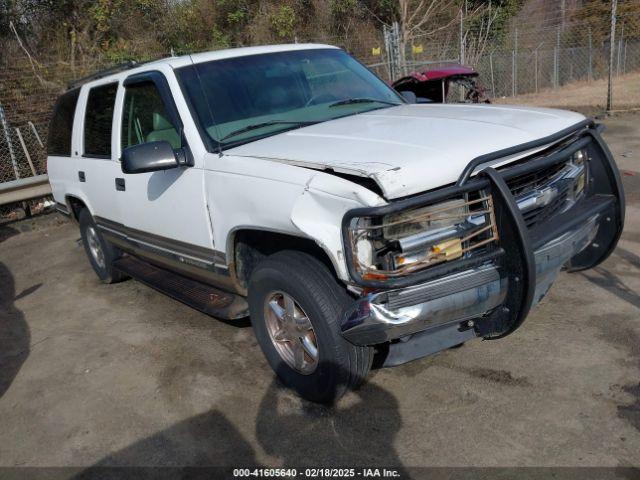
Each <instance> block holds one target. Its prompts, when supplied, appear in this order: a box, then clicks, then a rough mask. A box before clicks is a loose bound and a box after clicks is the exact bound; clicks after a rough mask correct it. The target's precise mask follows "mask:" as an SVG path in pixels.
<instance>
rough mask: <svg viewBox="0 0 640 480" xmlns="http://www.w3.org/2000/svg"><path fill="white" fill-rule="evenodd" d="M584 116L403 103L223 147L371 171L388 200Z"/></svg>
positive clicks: (439, 182) (441, 181)
mask: <svg viewBox="0 0 640 480" xmlns="http://www.w3.org/2000/svg"><path fill="white" fill-rule="evenodd" d="M584 118H585V117H584V116H582V115H580V114H578V113H574V112H567V111H563V110H552V109H544V108H525V107H515V106H503V105H466V104H458V105H456V104H450V105H443V104H437V105H435V104H432V105H416V104H413V105H401V106H398V107H391V108H385V109H381V110H376V111H373V112H369V113H363V114H359V115H352V116H349V117H344V118H340V119H336V120H331V121H328V122H324V123H319V124H317V125H311V126H309V127H304V128H300V129H297V130H292V131H290V132H286V133H283V134H280V135H274V136H272V137H268V138H265V139H263V140H258V141H255V142H251V143H248V144H245V145H242V146H239V147H236V148H233V149H230V150H228V151H227V152H226V153H227V154H229V155H237V156H250V157H258V158H265V159H270V160H275V161H279V162H284V163H290V164H294V165H300V166H303V167H309V168H316V169H320V170H323V169H329V168H330V169H333V170H335V171H337V172H341V173H350V174H355V175H360V176H366V177H371V178H373V179H374V180H375V181H376V182H377V183H378V184H379V185H380V188H381V189H382V191H383V193H384V195H385V197H386V198H387V199H392V198H399V197H404V196H407V195H412V194H415V193H419V192H423V191H426V190H431V189H433V188H437V187H440V186H444V185H447V184H451V183H454V182H455V181H456V180H457V179H458V177H459V176H460V174H461V173H462V171H463V169H464V168H465V166H467V164H468V163H469V162H470V161H471V160H473V159H474V158H476V157H478V156H480V155H484V154H487V153H491V152H495V151H497V150H502V149H504V148H508V147H512V146H514V145H519V144H522V143H526V142H529V141H531V140H537V139H540V138H544V137H546V136H548V135H551V134H553V133H556V132H558V131H560V130H563V129H565V128H567V127H570V126H572V125H575V124H576V123H578V122H580V121H581V120H583V119H584ZM521 156H522V155H518V156H513V157H509V159H508V160H509V161H513V160H516V159H517V158H519V157H521ZM502 163H505V162H502Z"/></svg>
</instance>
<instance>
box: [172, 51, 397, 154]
mask: <svg viewBox="0 0 640 480" xmlns="http://www.w3.org/2000/svg"><path fill="white" fill-rule="evenodd" d="M178 75H179V77H180V80H181V84H182V85H183V88H184V90H185V93H186V95H187V97H189V99H190V101H191V104H192V105H193V106H194V109H195V111H196V114H197V117H198V118H197V119H198V120H199V122H200V124H201V126H202V127H203V130H204V131H205V132H206V133H207V135H208V136H209V138H210V139H211V140H213V142H214V143H217V142H218V141H220V142H221V143H222V144H223V145H224V144H234V143H238V142H246V141H249V140H251V139H256V138H262V137H264V136H266V135H269V134H275V133H279V132H283V131H285V130H287V129H291V128H295V127H296V122H298V125H299V123H300V122H323V121H326V120H331V119H333V118H338V117H343V116H346V115H353V114H356V113H361V112H365V111H369V110H374V109H379V108H387V107H389V106H391V105H389V104H390V103H391V104H396V105H400V104H401V103H402V100H401V99H400V98H399V96H398V94H397V93H396V92H395V91H394V90H392V89H391V88H390V87H389V86H388V85H386V84H385V83H384V82H383V81H382V80H380V79H379V78H378V77H376V76H375V75H374V74H373V73H371V71H369V70H368V69H367V68H366V67H364V66H363V65H361V64H360V63H358V62H357V61H356V60H355V59H353V58H352V57H350V56H349V55H348V54H346V53H345V52H344V51H342V50H338V49H326V50H325V49H313V50H298V51H290V52H278V53H270V54H262V55H251V56H245V57H237V58H229V59H224V60H214V61H211V62H205V63H198V64H196V65H194V66H189V67H185V68H182V69H179V70H178ZM348 99H360V100H366V101H362V102H354V103H353V102H352V103H349V102H347V103H342V104H339V105H335V103H336V102H342V101H344V100H348ZM268 122H278V123H277V124H275V125H273V124H271V125H265V126H263V127H259V128H255V126H256V125H260V124H263V123H268ZM285 122H286V123H285ZM247 127H249V129H248V130H246V131H245V132H244V133H238V132H239V130H241V129H247Z"/></svg>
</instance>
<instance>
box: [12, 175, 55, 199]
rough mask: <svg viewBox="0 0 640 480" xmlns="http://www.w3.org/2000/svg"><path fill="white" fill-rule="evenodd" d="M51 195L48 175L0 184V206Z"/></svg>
mask: <svg viewBox="0 0 640 480" xmlns="http://www.w3.org/2000/svg"><path fill="white" fill-rule="evenodd" d="M47 195H51V185H49V175H36V176H35V177H27V178H20V179H18V180H11V181H9V182H4V183H0V205H7V204H9V203H15V202H23V201H25V200H32V199H34V198H40V197H44V196H47Z"/></svg>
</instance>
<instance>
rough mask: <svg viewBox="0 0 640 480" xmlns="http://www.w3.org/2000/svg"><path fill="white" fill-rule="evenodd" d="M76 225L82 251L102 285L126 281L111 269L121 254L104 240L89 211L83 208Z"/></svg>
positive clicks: (123, 275) (120, 273)
mask: <svg viewBox="0 0 640 480" xmlns="http://www.w3.org/2000/svg"><path fill="white" fill-rule="evenodd" d="M78 223H79V224H80V235H81V237H82V244H83V245H84V251H85V253H86V254H87V257H89V262H90V263H91V266H92V267H93V271H94V272H96V275H98V278H100V280H101V281H102V282H104V283H116V282H121V281H122V280H126V279H127V278H128V277H127V276H126V275H125V274H124V273H122V272H120V271H119V270H116V269H115V268H114V267H113V262H114V261H115V260H117V259H118V258H120V257H121V256H122V252H121V251H120V250H119V249H118V248H116V247H115V246H113V245H112V244H111V243H109V242H108V241H107V240H105V239H104V237H103V236H102V234H101V233H100V230H98V227H97V226H96V222H95V221H94V220H93V217H92V216H91V214H90V213H89V210H87V209H86V208H83V209H82V210H81V211H80V214H79V215H78Z"/></svg>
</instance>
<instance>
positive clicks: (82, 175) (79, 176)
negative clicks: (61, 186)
mask: <svg viewBox="0 0 640 480" xmlns="http://www.w3.org/2000/svg"><path fill="white" fill-rule="evenodd" d="M78 180H80V181H81V182H86V181H87V177H85V175H84V172H82V171H80V172H78Z"/></svg>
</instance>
